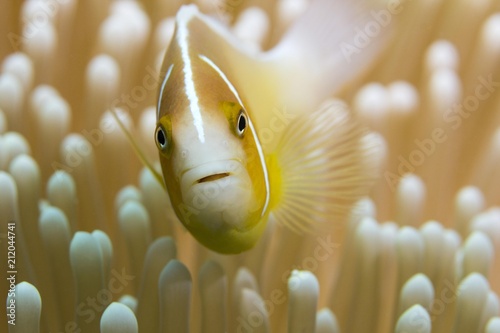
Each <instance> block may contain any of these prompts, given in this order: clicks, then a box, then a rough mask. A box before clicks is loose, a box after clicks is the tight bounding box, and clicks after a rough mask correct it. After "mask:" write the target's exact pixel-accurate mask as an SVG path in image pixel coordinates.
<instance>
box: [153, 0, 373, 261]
mask: <svg viewBox="0 0 500 333" xmlns="http://www.w3.org/2000/svg"><path fill="white" fill-rule="evenodd" d="M359 5H360V3H359V1H354V2H349V3H347V2H345V1H341V0H316V1H313V2H312V3H311V5H310V8H309V10H308V11H306V12H305V13H304V15H303V16H302V17H301V18H299V19H298V20H297V22H296V23H295V24H294V25H293V26H292V27H291V28H290V29H289V31H288V32H287V33H286V34H285V35H284V37H283V38H282V40H281V41H280V42H279V43H278V44H277V45H276V46H275V47H274V48H272V49H271V50H269V51H266V52H256V51H254V50H249V49H246V48H245V47H244V46H242V45H241V44H240V43H239V41H237V40H236V39H235V37H234V36H233V35H232V34H231V33H230V32H229V30H227V28H226V27H225V26H224V25H223V24H222V23H220V22H218V21H216V20H215V19H213V18H210V17H208V16H206V15H204V14H202V13H200V12H199V11H198V9H197V7H196V6H195V5H188V6H183V7H182V8H181V9H180V10H179V12H178V14H177V16H176V29H175V33H174V36H173V39H172V41H171V43H170V45H169V48H168V49H167V52H166V55H165V58H164V61H163V66H162V71H161V73H162V75H161V86H160V90H159V98H158V106H157V108H158V110H157V127H156V130H155V141H156V145H157V147H158V151H159V157H160V164H161V169H162V173H163V180H164V185H165V186H166V189H167V191H168V194H169V197H170V201H171V204H172V207H173V208H174V210H175V212H176V214H177V217H178V218H179V220H180V221H181V222H182V224H183V225H184V226H185V227H186V228H187V229H188V230H189V232H190V233H191V234H192V235H193V236H194V237H195V238H196V239H197V240H198V241H199V242H200V243H202V244H203V245H204V246H206V247H208V248H209V249H211V250H214V251H217V252H219V253H226V254H234V253H240V252H242V251H245V250H248V249H250V248H252V247H253V246H254V245H255V243H256V242H257V240H258V239H259V237H260V236H261V235H262V233H263V231H264V229H265V227H266V223H267V220H268V218H269V216H270V214H271V215H272V216H273V217H274V218H275V219H276V221H277V222H278V223H282V224H284V225H286V226H289V227H290V228H292V229H293V230H295V231H297V232H307V231H308V230H313V229H315V228H316V227H318V226H321V225H323V226H324V225H327V224H329V223H332V222H333V220H334V219H335V218H336V217H338V216H341V215H343V214H344V215H345V214H346V213H347V212H348V211H349V209H350V206H351V205H352V204H353V203H354V202H355V201H356V200H357V199H359V198H360V197H362V196H363V195H365V194H366V193H367V190H368V188H369V185H370V180H372V179H373V178H374V175H375V174H376V170H375V169H376V168H375V167H374V164H375V163H373V154H374V153H375V154H377V149H381V147H380V146H378V145H377V143H380V141H379V140H375V141H374V142H371V140H370V137H371V136H370V135H368V134H367V133H366V132H365V131H363V130H362V129H361V127H360V126H359V125H358V124H357V123H356V122H355V121H354V120H353V118H352V115H351V114H350V113H349V111H348V110H347V108H346V107H345V105H344V104H342V103H341V102H339V101H335V100H331V99H330V100H328V98H329V96H331V95H332V93H334V92H335V91H336V90H338V89H339V88H340V86H341V85H342V84H343V83H345V82H346V80H349V79H351V78H353V77H355V76H356V75H357V74H358V73H359V72H361V71H362V70H366V67H367V64H368V63H370V59H372V58H374V56H375V55H376V53H377V52H378V51H379V49H380V45H381V44H382V39H383V38H382V37H380V40H378V41H373V42H372V43H371V44H370V45H369V46H367V47H366V48H365V49H363V50H361V52H359V54H353V53H350V54H348V53H346V52H345V48H343V47H342V45H343V44H342V43H349V42H351V43H352V42H353V39H354V38H355V33H356V31H358V30H356V29H354V28H355V27H356V26H357V25H358V26H362V25H363V24H365V23H366V22H368V20H369V19H370V17H369V16H368V14H369V11H367V10H363V9H362V8H361V7H360V6H359ZM344 46H345V45H344ZM325 100H327V102H325V103H323V104H322V102H324V101H325ZM370 161H371V162H370Z"/></svg>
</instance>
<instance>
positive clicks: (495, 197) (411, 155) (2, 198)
mask: <svg viewBox="0 0 500 333" xmlns="http://www.w3.org/2000/svg"><path fill="white" fill-rule="evenodd" d="M184 2H185V1H182V0H175V1H142V2H140V1H125V0H116V1H111V0H107V1H76V0H40V1H38V0H30V1H24V2H21V1H19V2H17V1H8V0H0V6H1V7H2V11H1V12H0V22H1V23H0V35H1V36H3V38H2V40H1V41H0V59H2V61H1V68H0V213H1V214H0V226H1V230H0V235H1V248H2V259H1V260H2V262H3V263H6V264H5V265H3V264H2V272H3V273H2V274H3V275H2V276H3V277H2V279H1V282H0V290H1V291H2V293H1V294H2V295H4V297H6V311H7V316H2V317H0V325H1V326H2V327H8V331H9V332H22V333H26V332H138V331H140V332H214V333H221V332H245V333H249V332H285V331H287V332H308V333H309V332H310V333H312V332H318V333H319V332H321V333H325V332H343V333H360V332H379V333H385V332H398V333H403V332H406V333H423V332H433V333H445V332H455V333H461V332H464V333H475V332H477V333H497V332H500V317H499V316H500V301H499V298H498V296H497V294H498V292H499V291H500V208H499V207H498V205H499V204H500V168H499V167H498V162H499V161H500V112H499V109H500V94H499V92H498V91H499V88H500V62H499V61H498V59H500V4H499V3H498V2H495V1H476V2H473V1H452V0H450V1H411V2H410V1H392V0H389V1H379V5H380V7H379V9H377V10H372V11H371V12H370V15H371V18H372V19H371V20H369V21H368V24H367V25H366V26H360V27H356V29H357V30H356V35H355V36H356V38H355V39H354V40H352V41H345V43H346V44H345V45H347V46H348V50H350V51H349V53H348V54H346V56H353V57H354V56H356V54H358V53H359V52H363V49H364V48H365V47H366V45H369V44H370V43H377V42H378V41H379V37H380V36H382V35H392V39H390V42H388V43H387V45H385V46H384V51H383V52H382V54H381V55H380V57H379V58H378V59H377V62H376V66H374V67H373V68H372V69H371V70H369V71H366V72H365V73H364V74H363V76H362V77H360V78H358V79H357V80H356V81H354V82H346V83H345V86H344V88H343V89H342V91H341V92H340V93H339V94H337V96H335V97H336V98H341V99H343V100H344V101H346V103H347V104H349V105H350V108H351V109H352V112H353V114H355V115H356V117H357V118H359V120H360V121H361V122H362V123H363V124H365V125H366V126H367V127H368V128H370V129H371V130H372V131H375V132H377V133H379V136H377V137H382V138H384V141H385V146H386V150H385V151H380V152H379V156H377V158H380V159H383V161H384V163H383V166H382V168H381V169H382V170H381V172H380V177H379V180H378V181H377V183H376V184H375V185H374V187H373V188H372V190H371V192H370V193H369V194H368V195H367V197H366V198H363V199H361V200H360V201H359V202H357V204H356V205H355V206H354V207H353V209H352V213H351V214H350V216H349V217H348V219H347V221H332V228H331V232H330V233H324V234H321V235H318V234H314V235H297V234H295V233H294V232H292V231H290V230H288V229H287V228H284V227H282V226H281V225H279V224H276V223H274V222H273V220H271V221H270V222H269V226H268V228H267V230H266V233H265V235H264V237H263V239H262V240H261V241H260V242H259V244H257V246H256V247H255V248H254V249H252V250H250V251H248V252H246V253H243V254H240V255H233V256H225V255H220V254H217V253H214V252H210V251H208V250H206V249H205V248H203V247H202V246H201V245H199V244H198V243H197V242H196V241H195V240H194V239H193V238H192V236H191V235H190V234H189V233H188V232H187V231H186V230H185V229H183V228H182V226H181V225H180V223H179V222H178V221H177V219H176V217H175V214H174V213H173V210H172V208H171V207H170V206H169V199H168V196H167V194H166V192H165V191H164V189H163V187H162V186H161V185H160V184H159V183H158V182H157V181H156V179H155V177H154V176H153V175H152V173H151V172H150V171H149V170H148V169H142V170H141V164H140V162H139V160H138V159H137V158H136V156H135V155H134V152H133V150H132V148H131V147H130V144H129V142H128V140H127V138H126V136H125V134H124V133H123V131H121V129H120V128H119V127H118V126H117V124H116V122H115V120H114V118H113V117H112V116H111V114H110V113H109V110H111V109H114V110H117V111H118V113H119V115H120V117H121V119H122V122H123V123H124V124H125V125H126V126H127V127H128V128H129V130H130V131H131V132H132V133H133V135H134V136H135V137H136V138H137V139H138V141H139V142H140V143H141V145H142V147H143V149H144V151H145V153H146V156H147V158H149V159H150V160H155V159H156V158H157V156H156V148H155V145H154V143H153V142H152V133H153V132H154V127H155V107H154V105H156V103H155V99H156V93H157V86H158V68H159V64H160V62H161V60H162V57H163V54H164V52H165V49H166V47H167V45H168V43H169V39H170V38H171V36H172V34H173V29H174V21H173V16H174V15H175V13H176V11H177V10H178V8H179V7H180V6H181V5H182V4H184ZM194 2H195V3H196V4H197V5H198V6H199V8H200V9H201V10H202V11H203V12H205V13H207V14H210V15H212V16H214V17H216V18H218V19H220V20H221V21H223V22H225V24H227V25H228V26H229V28H230V29H232V31H233V32H234V34H235V35H236V36H238V37H239V38H240V39H241V42H242V43H247V44H248V45H250V46H251V47H253V48H255V49H267V48H269V47H270V46H272V45H273V44H274V43H276V41H277V40H279V38H280V36H281V35H282V34H283V32H284V31H285V30H286V29H287V28H288V27H289V26H290V24H293V22H294V20H295V19H296V18H297V17H298V16H300V15H301V13H302V12H303V11H304V10H306V8H307V6H308V5H309V1H308V0H276V1H264V0H260V1H259V0H253V1H251V0H248V1H243V0H214V1H210V0H198V1H194ZM495 205H497V206H495ZM14 324H15V325H14Z"/></svg>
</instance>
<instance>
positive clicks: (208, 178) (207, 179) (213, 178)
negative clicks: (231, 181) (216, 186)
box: [196, 172, 231, 184]
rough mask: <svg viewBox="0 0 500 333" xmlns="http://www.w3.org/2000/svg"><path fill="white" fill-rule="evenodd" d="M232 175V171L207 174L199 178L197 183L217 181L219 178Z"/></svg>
mask: <svg viewBox="0 0 500 333" xmlns="http://www.w3.org/2000/svg"><path fill="white" fill-rule="evenodd" d="M230 175H231V173H230V172H221V173H215V174H213V175H209V176H205V177H202V178H200V179H198V181H197V182H196V183H197V184H201V183H207V182H211V181H216V180H219V179H222V178H226V177H229V176H230Z"/></svg>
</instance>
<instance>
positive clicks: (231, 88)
mask: <svg viewBox="0 0 500 333" xmlns="http://www.w3.org/2000/svg"><path fill="white" fill-rule="evenodd" d="M199 57H200V59H201V60H203V61H204V62H206V63H207V64H208V65H210V67H212V68H213V69H214V70H215V71H216V72H217V73H218V74H219V76H220V77H221V78H222V80H224V82H225V83H226V85H227V87H228V88H229V90H231V92H232V93H233V95H234V96H236V99H237V100H238V103H240V105H241V106H243V102H242V101H241V99H240V95H239V94H238V92H237V91H236V88H234V86H233V84H232V83H231V81H229V79H228V78H227V76H226V74H224V72H222V70H221V69H220V68H219V67H218V66H217V65H216V64H215V63H214V62H213V61H212V60H210V59H209V58H208V57H206V56H204V55H202V54H200V55H199ZM248 118H249V119H248V125H249V126H250V129H251V131H252V135H253V137H254V140H255V143H256V146H257V152H258V153H259V157H260V163H261V164H262V170H263V172H264V181H265V184H266V201H265V203H264V208H263V209H262V215H264V214H265V212H266V211H267V206H268V205H269V199H270V191H269V188H270V186H269V176H268V173H267V167H266V163H265V159H264V152H263V151H262V146H261V145H260V141H259V138H258V137H257V134H256V133H257V132H256V131H255V128H254V127H253V122H252V120H251V119H250V116H249V117H248Z"/></svg>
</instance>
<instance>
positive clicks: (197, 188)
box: [180, 159, 255, 230]
mask: <svg viewBox="0 0 500 333" xmlns="http://www.w3.org/2000/svg"><path fill="white" fill-rule="evenodd" d="M180 185H181V192H182V201H183V203H184V204H185V205H187V206H188V207H190V208H193V209H194V211H195V212H197V213H196V214H195V215H196V217H195V219H194V220H193V221H192V222H196V223H203V224H204V225H205V226H206V227H209V228H211V229H214V230H217V229H221V228H238V229H239V228H245V223H246V219H247V217H248V215H249V214H250V213H251V211H252V210H253V209H254V206H255V200H254V195H253V190H252V184H251V179H250V177H249V175H248V172H247V170H246V168H245V166H244V165H243V164H242V163H241V162H240V161H238V160H234V159H231V160H219V161H212V162H208V163H204V164H201V165H199V166H196V167H194V168H190V169H189V170H187V171H185V172H183V173H182V175H181V184H180Z"/></svg>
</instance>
